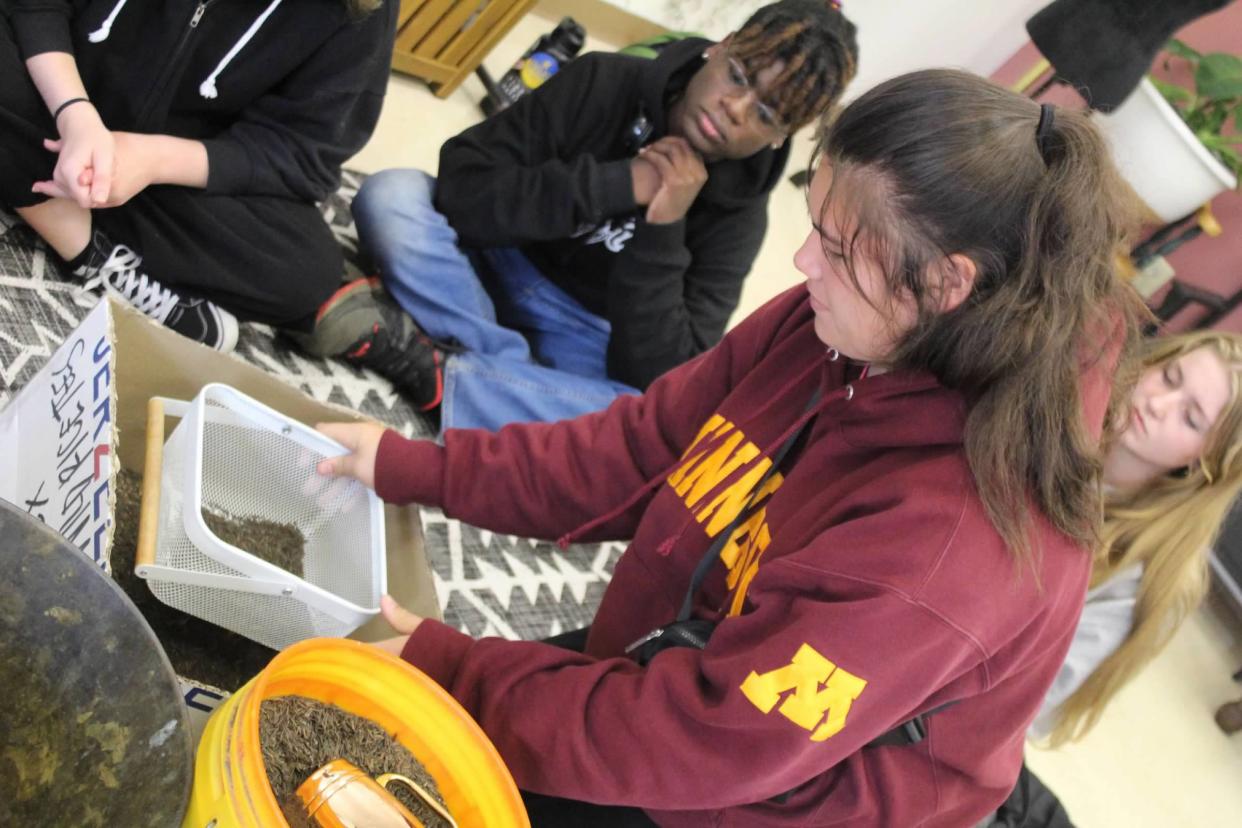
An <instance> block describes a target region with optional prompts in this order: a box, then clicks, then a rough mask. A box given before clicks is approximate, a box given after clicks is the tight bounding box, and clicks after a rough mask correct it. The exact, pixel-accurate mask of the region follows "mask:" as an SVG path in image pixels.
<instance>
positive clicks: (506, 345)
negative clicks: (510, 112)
mask: <svg viewBox="0 0 1242 828" xmlns="http://www.w3.org/2000/svg"><path fill="white" fill-rule="evenodd" d="M435 186H436V180H435V179H434V178H432V177H431V176H430V175H427V174H426V173H424V172H420V171H418V170H385V171H384V172H380V173H377V174H375V175H373V176H371V177H370V178H368V179H367V180H366V181H365V182H364V183H363V185H362V189H361V190H359V191H358V196H357V198H355V199H354V204H353V214H354V220H355V222H356V224H357V227H358V239H359V242H360V243H361V245H362V248H363V249H364V250H366V251H368V252H369V253H370V255H371V257H372V258H373V259H374V261H375V264H376V266H377V267H378V268H379V272H380V276H381V278H382V279H383V281H384V285H385V286H386V287H387V288H388V291H389V292H390V293H391V294H392V295H393V297H395V298H396V300H397V302H398V303H399V304H400V305H401V307H402V308H404V309H405V311H406V312H407V313H409V314H410V316H412V317H413V318H414V320H415V321H416V322H417V323H418V324H419V326H420V327H422V328H423V330H425V331H426V332H427V333H428V334H430V335H431V336H432V337H434V338H436V339H444V340H448V339H452V340H456V341H457V342H458V343H460V344H461V345H462V346H463V347H464V348H465V349H466V350H465V352H464V353H461V354H453V355H450V356H449V357H448V359H447V361H446V365H445V371H444V402H443V403H442V404H441V409H440V424H441V428H442V429H449V428H486V429H491V430H495V429H498V428H500V427H501V426H503V425H506V424H508V423H520V422H531V421H544V422H551V421H554V420H563V419H567V418H570V417H577V416H578V415H580V414H586V413H589V412H591V411H598V410H599V409H601V408H605V407H606V406H607V405H608V404H609V403H610V402H612V401H613V400H614V399H615V398H616V397H617V396H618V395H620V394H638V393H640V392H639V391H638V390H637V389H634V388H631V387H630V386H628V385H625V384H624V383H620V382H615V381H613V380H610V379H608V374H607V354H608V338H609V335H610V333H611V326H610V325H609V324H608V321H607V320H605V319H601V318H600V317H598V316H596V315H594V314H592V313H591V312H589V311H588V310H587V309H586V308H584V307H582V305H581V304H579V303H578V301H577V300H575V299H574V298H573V297H571V296H570V295H569V294H567V293H565V292H564V291H563V290H561V289H560V288H558V287H557V286H556V285H555V284H553V283H552V282H551V281H549V280H548V279H547V278H546V277H545V276H544V275H543V274H542V273H540V272H539V271H538V270H537V269H536V268H535V266H534V265H532V264H531V263H530V261H528V260H527V258H526V257H525V256H523V255H522V254H521V252H519V251H518V250H516V249H514V248H488V249H479V250H472V249H463V248H462V247H461V246H460V245H459V244H458V241H457V233H456V232H454V230H453V228H452V227H450V226H449V224H448V221H447V220H446V219H445V218H444V216H442V215H440V213H438V212H437V211H436V209H435V207H434V206H433V204H432V197H433V195H434V193H435Z"/></svg>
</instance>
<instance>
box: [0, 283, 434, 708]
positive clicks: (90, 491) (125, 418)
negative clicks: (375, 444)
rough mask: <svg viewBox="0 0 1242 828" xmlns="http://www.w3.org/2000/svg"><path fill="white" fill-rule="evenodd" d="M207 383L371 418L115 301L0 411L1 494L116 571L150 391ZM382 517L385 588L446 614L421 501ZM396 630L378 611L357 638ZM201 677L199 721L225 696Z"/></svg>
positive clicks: (191, 694)
mask: <svg viewBox="0 0 1242 828" xmlns="http://www.w3.org/2000/svg"><path fill="white" fill-rule="evenodd" d="M211 382H221V383H225V384H227V385H230V386H232V387H234V388H236V389H238V390H239V391H241V392H242V393H244V394H248V395H250V396H251V397H254V398H255V399H257V400H259V401H260V402H263V403H265V404H266V405H269V406H271V407H272V408H274V409H276V410H277V411H279V412H281V413H283V414H286V415H288V416H290V417H292V418H294V419H296V420H299V421H301V422H303V423H307V424H309V425H314V424H315V423H317V422H324V421H333V420H340V421H346V420H352V421H362V420H364V419H365V418H364V417H362V416H361V415H360V414H358V413H357V412H356V411H352V410H350V409H347V408H342V407H339V406H333V405H326V404H324V403H320V402H317V401H316V400H313V399H311V398H310V397H309V396H307V395H306V394H303V393H302V392H301V391H299V390H298V389H296V388H293V387H292V386H290V385H287V384H285V383H283V382H281V381H280V380H278V379H276V378H275V377H273V376H271V375H270V374H267V373H266V372H264V371H262V370H261V369H259V368H256V367H254V366H252V365H249V364H247V363H244V362H242V361H241V360H239V359H237V358H235V357H232V356H228V355H225V354H220V353H218V352H216V351H213V350H211V349H209V348H206V347H204V346H202V345H199V344H198V343H195V342H191V341H190V340H188V339H185V338H183V337H181V336H178V335H177V334H175V333H173V332H172V331H169V330H167V329H166V328H164V327H162V326H160V325H157V324H156V323H154V322H152V321H151V320H149V319H147V318H146V317H145V316H143V315H142V314H140V313H138V312H137V311H134V310H132V309H131V308H129V307H127V306H125V305H123V304H120V303H118V302H116V301H114V300H110V299H109V300H105V301H102V302H100V303H99V305H98V306H97V307H96V308H95V309H94V310H92V311H91V313H90V314H89V315H88V316H87V317H86V319H84V320H83V322H82V324H81V325H79V326H78V328H77V329H76V330H75V331H74V332H73V333H72V334H70V336H69V337H68V339H66V340H65V342H64V344H62V345H61V347H60V348H59V349H58V350H57V351H56V353H55V354H53V355H52V357H51V358H50V359H49V360H48V362H47V364H46V365H45V366H44V367H43V369H42V370H41V371H40V372H39V373H38V374H37V375H36V376H35V377H34V379H32V380H31V382H30V383H29V384H28V385H27V386H26V387H25V388H23V389H22V390H21V391H20V392H19V393H18V394H17V395H16V396H15V397H14V398H13V399H12V400H11V401H10V403H9V405H8V406H7V407H6V408H5V409H4V411H2V412H0V457H2V458H3V463H0V498H4V499H5V500H8V501H9V502H11V503H14V504H16V505H17V506H18V507H20V508H22V509H24V510H25V511H27V512H29V513H31V514H34V515H36V516H38V517H39V519H40V520H42V521H43V522H44V523H46V524H48V525H49V526H51V527H52V528H54V529H56V530H57V531H59V532H60V533H61V534H62V535H64V536H65V537H66V538H67V539H68V540H69V541H70V543H72V544H74V545H75V546H77V547H78V548H79V549H81V550H82V552H83V554H86V555H88V556H90V557H91V558H92V559H93V560H94V561H95V562H96V563H98V564H99V565H100V566H101V567H102V568H104V569H105V571H111V570H110V555H111V545H112V512H113V507H114V503H115V494H114V483H115V479H116V475H117V473H118V472H119V471H120V469H121V468H122V467H123V468H126V469H133V470H136V471H139V472H141V471H142V467H143V454H144V447H145V439H146V426H147V422H146V418H147V400H148V399H150V398H151V397H153V396H161V397H170V398H172V399H178V400H190V399H193V398H194V396H195V395H197V394H198V392H199V390H200V389H201V388H202V387H203V386H204V385H206V384H208V383H211ZM384 521H385V529H386V540H387V555H388V591H389V593H390V594H392V595H393V597H394V598H396V599H397V600H398V601H399V602H401V603H402V604H403V605H404V606H406V607H408V608H409V609H411V610H412V611H414V612H416V613H418V614H420V615H423V616H425V617H430V618H437V619H438V618H440V610H439V604H438V602H437V600H436V595H435V588H434V584H433V581H432V577H431V570H430V568H429V567H428V565H427V561H426V558H425V557H424V554H423V546H422V530H421V527H420V523H419V519H418V511H417V508H416V507H412V506H411V507H397V506H392V505H386V506H385V509H384ZM392 634H393V633H392V631H391V629H390V628H389V627H388V626H387V624H385V623H384V621H383V619H382V618H378V617H377V618H375V619H373V620H372V621H371V622H369V623H368V624H366V625H365V626H363V627H362V628H360V629H359V630H358V631H357V632H355V633H354V635H352V636H351V638H356V639H358V640H361V641H374V640H377V639H380V638H384V637H389V636H391V635H392ZM194 678H195V677H194V676H185V677H183V687H184V688H185V691H186V703H187V706H188V707H189V708H190V711H191V721H192V722H193V723H194V724H195V726H196V728H197V727H201V724H202V722H203V721H205V718H206V715H207V714H209V713H210V710H211V709H214V707H215V705H216V704H218V703H219V701H220V700H222V699H223V698H224V697H225V696H226V695H227V694H226V693H224V692H223V691H219V690H217V689H216V688H212V687H209V686H205V685H203V684H200V683H199V682H197V681H194Z"/></svg>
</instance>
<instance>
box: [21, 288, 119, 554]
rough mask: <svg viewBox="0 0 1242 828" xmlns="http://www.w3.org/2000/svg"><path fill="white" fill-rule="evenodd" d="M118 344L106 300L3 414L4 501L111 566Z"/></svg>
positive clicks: (70, 336) (71, 335)
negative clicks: (115, 347) (110, 329)
mask: <svg viewBox="0 0 1242 828" xmlns="http://www.w3.org/2000/svg"><path fill="white" fill-rule="evenodd" d="M111 357H112V345H111V344H110V342H109V338H108V317H107V305H106V303H101V304H100V305H99V306H97V307H96V308H95V310H94V311H92V312H91V313H90V315H89V316H87V318H86V320H85V321H83V323H82V324H81V325H80V326H79V327H78V329H77V330H76V331H74V332H73V333H72V334H70V335H69V338H68V339H67V340H66V341H65V343H64V344H63V345H61V347H60V348H59V349H58V350H57V351H56V353H55V354H53V355H52V358H51V359H50V360H48V362H47V364H46V365H45V366H44V367H43V370H41V371H40V372H39V373H38V374H37V375H36V376H35V378H34V379H33V380H31V382H30V384H29V385H27V386H26V388H24V389H23V390H22V391H21V392H20V393H19V394H18V395H17V397H16V398H15V399H14V400H13V401H12V402H11V403H10V404H9V406H8V408H6V409H5V410H4V412H3V413H2V414H0V445H3V446H4V456H5V457H6V458H16V459H17V462H16V463H12V465H10V464H9V463H8V462H6V463H5V466H7V468H5V469H3V470H2V471H0V497H4V498H5V499H6V500H9V501H10V502H12V503H14V504H16V505H17V506H19V507H20V508H22V509H25V510H26V511H27V512H29V513H30V514H32V515H34V516H35V517H37V518H38V519H39V520H41V521H43V522H44V523H45V524H47V525H48V526H50V527H52V528H53V529H55V530H56V531H58V532H60V534H62V535H64V537H65V538H66V539H67V540H68V541H69V542H70V543H72V544H73V545H74V546H76V547H78V548H79V549H81V550H82V551H83V552H85V553H86V554H88V555H90V556H91V557H92V558H93V559H94V560H95V562H96V563H98V564H99V565H100V566H102V567H105V568H106V567H107V557H106V543H107V536H108V527H109V526H110V525H111V514H110V512H109V509H108V482H109V472H110V471H111V468H112V463H111V460H112V457H111V452H112V359H111Z"/></svg>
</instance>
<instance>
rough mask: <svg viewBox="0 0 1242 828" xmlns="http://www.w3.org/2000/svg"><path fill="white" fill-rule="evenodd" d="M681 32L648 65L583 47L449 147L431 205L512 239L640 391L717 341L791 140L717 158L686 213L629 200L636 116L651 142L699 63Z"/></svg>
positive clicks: (496, 238) (478, 238) (477, 233)
mask: <svg viewBox="0 0 1242 828" xmlns="http://www.w3.org/2000/svg"><path fill="white" fill-rule="evenodd" d="M709 45H711V43H710V41H706V40H702V39H699V38H688V39H686V40H683V41H679V42H676V43H673V44H671V45H669V46H668V47H666V48H665V50H664V51H663V52H662V53H661V54H660V55H659V56H658V57H657V58H656V59H655V60H648V59H645V58H638V57H630V56H628V55H620V54H609V53H590V54H587V55H583V56H582V57H580V58H578V59H576V60H574V61H573V62H572V63H569V64H568V65H566V66H565V68H564V69H562V70H561V71H560V72H558V73H557V74H556V75H554V76H553V77H552V79H551V80H549V81H548V82H547V83H546V84H544V85H543V86H542V87H540V88H539V89H538V90H536V91H535V92H534V93H533V94H531V95H527V96H526V97H524V98H522V99H520V100H519V101H518V102H517V103H516V104H514V105H513V106H512V107H510V108H508V109H506V110H504V111H503V112H501V113H499V114H497V115H495V116H493V117H492V118H490V119H488V120H486V121H484V122H482V123H480V124H478V125H476V126H473V127H471V128H470V129H468V130H466V131H465V132H463V133H461V134H460V135H458V136H456V137H454V138H452V139H451V140H450V141H448V142H447V143H446V144H445V145H444V147H443V149H442V150H441V151H440V171H439V183H438V185H437V191H436V207H437V209H439V210H440V212H442V213H443V214H444V215H445V216H446V217H447V218H448V220H449V224H451V225H452V227H453V229H454V230H456V231H457V234H458V236H459V237H460V239H461V241H462V243H464V244H465V245H467V246H471V247H507V246H517V247H519V248H520V249H521V250H522V252H523V253H524V254H525V255H526V256H527V257H528V258H529V259H530V260H531V262H532V263H533V264H535V266H536V267H538V268H539V269H540V270H541V271H542V272H543V273H544V275H546V276H547V277H548V278H549V279H551V280H552V281H553V282H555V283H556V284H557V285H559V286H560V287H561V288H562V289H563V290H565V291H566V292H567V293H569V294H570V295H572V296H573V297H574V298H576V299H577V300H578V301H579V302H581V303H582V304H583V306H585V307H586V308H587V309H588V310H590V311H591V312H593V313H595V314H597V315H599V316H602V317H604V318H605V319H607V320H608V321H609V322H610V323H611V325H612V337H611V340H610V341H609V347H608V373H609V376H611V377H612V378H613V379H617V380H620V381H622V382H626V383H628V384H630V385H634V386H637V387H639V388H645V387H646V386H647V385H648V384H650V383H651V381H652V380H654V379H655V378H656V377H658V376H660V375H661V374H663V373H664V372H665V371H667V370H669V369H670V368H672V367H674V366H676V365H679V364H681V363H683V362H685V361H687V360H689V359H690V358H691V357H693V356H695V355H697V354H699V353H701V352H703V351H705V350H707V349H708V348H710V347H712V346H713V345H715V344H716V343H717V342H719V341H720V338H721V336H722V335H723V334H724V329H725V325H726V323H727V322H728V320H729V315H730V314H731V313H732V312H733V310H734V309H735V308H736V307H737V303H738V299H739V297H740V295H741V291H742V280H743V279H744V278H745V276H746V274H747V273H748V272H749V271H750V267H751V264H752V263H753V262H754V259H755V256H756V255H757V254H758V252H759V245H760V244H761V243H762V241H763V235H764V232H765V231H766V229H767V200H768V193H769V192H771V190H772V188H773V187H774V186H775V185H776V183H777V182H778V181H779V180H780V178H781V173H782V172H783V171H784V168H785V161H786V160H787V158H788V156H789V143H788V142H786V143H785V144H784V145H782V146H781V147H780V149H777V150H773V149H771V148H765V149H764V150H762V151H760V152H759V153H757V154H755V155H753V156H751V157H750V158H747V159H744V160H741V161H719V162H716V163H714V164H711V165H709V166H708V168H707V172H708V180H707V183H706V184H705V185H704V187H703V190H702V191H701V192H700V193H699V196H698V198H697V199H695V202H694V204H693V206H691V208H690V211H689V213H688V214H687V215H686V217H685V219H683V220H682V221H679V222H676V223H673V224H667V225H657V224H648V223H647V222H646V221H645V220H644V213H645V210H644V209H641V208H637V207H636V205H635V204H634V194H633V182H632V180H631V177H630V159H631V158H633V156H634V155H635V153H636V150H637V146H638V145H637V143H636V142H635V141H634V140H633V139H632V137H631V136H632V134H633V129H632V127H633V126H634V124H635V122H636V120H637V119H638V118H639V116H640V115H642V116H645V118H646V119H647V120H648V121H649V123H650V126H651V135H650V138H649V139H648V142H650V141H652V140H655V139H657V138H660V137H662V136H663V135H665V134H666V133H667V130H668V127H667V113H668V109H669V106H670V105H671V104H672V102H673V101H674V100H675V99H676V97H677V95H679V94H680V93H681V92H682V90H684V89H685V86H686V83H687V82H688V81H689V79H690V76H691V75H693V74H694V72H695V71H697V70H698V69H699V68H700V67H701V66H702V65H703V62H702V57H701V55H702V53H703V50H704V48H706V47H707V46H709Z"/></svg>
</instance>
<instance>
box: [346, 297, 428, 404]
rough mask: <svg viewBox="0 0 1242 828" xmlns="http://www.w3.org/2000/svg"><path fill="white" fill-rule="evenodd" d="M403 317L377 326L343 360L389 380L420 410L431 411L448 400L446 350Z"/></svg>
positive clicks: (351, 348)
mask: <svg viewBox="0 0 1242 828" xmlns="http://www.w3.org/2000/svg"><path fill="white" fill-rule="evenodd" d="M402 316H403V317H404V318H403V320H402V321H401V322H398V323H397V324H396V325H393V326H388V325H385V324H382V323H380V322H376V323H375V324H373V325H372V326H371V330H370V331H368V332H367V333H365V334H363V335H362V336H360V337H359V338H358V339H357V340H356V341H355V342H354V344H353V345H352V346H350V348H349V349H348V350H347V351H346V352H345V353H344V354H342V355H341V358H342V359H344V360H345V361H346V362H348V363H350V364H351V365H357V366H360V367H362V368H370V369H371V370H372V371H374V372H375V373H377V374H379V375H380V376H382V377H386V378H387V379H388V380H389V381H391V382H392V384H393V385H395V386H396V387H397V390H398V391H400V392H401V393H402V395H403V396H405V397H406V398H407V399H408V400H409V401H410V402H411V403H412V404H413V405H415V406H416V407H417V408H418V409H419V410H420V411H431V410H432V409H433V408H436V407H437V406H439V405H440V402H441V401H442V400H443V399H444V359H445V356H446V349H445V348H442V347H441V346H439V345H437V344H436V343H435V342H433V341H432V339H431V337H429V336H427V334H425V333H423V331H422V329H421V328H419V327H418V325H417V324H415V322H414V320H413V319H410V317H409V316H408V315H405V314H403V315H402Z"/></svg>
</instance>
